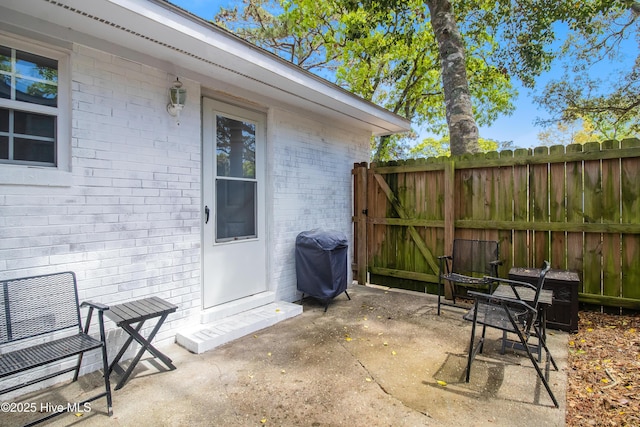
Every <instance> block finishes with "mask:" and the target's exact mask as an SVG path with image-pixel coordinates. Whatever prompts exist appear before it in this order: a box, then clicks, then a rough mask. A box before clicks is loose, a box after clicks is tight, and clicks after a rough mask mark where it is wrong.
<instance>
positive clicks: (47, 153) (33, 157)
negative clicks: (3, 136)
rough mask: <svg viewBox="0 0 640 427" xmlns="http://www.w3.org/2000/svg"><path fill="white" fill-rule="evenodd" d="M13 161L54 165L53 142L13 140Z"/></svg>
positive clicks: (25, 139) (24, 139)
mask: <svg viewBox="0 0 640 427" xmlns="http://www.w3.org/2000/svg"><path fill="white" fill-rule="evenodd" d="M13 150H14V153H13V159H14V160H24V161H27V162H40V163H55V151H54V143H53V141H39V140H35V139H27V138H14V143H13Z"/></svg>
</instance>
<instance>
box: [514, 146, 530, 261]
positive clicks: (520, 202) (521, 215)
mask: <svg viewBox="0 0 640 427" xmlns="http://www.w3.org/2000/svg"><path fill="white" fill-rule="evenodd" d="M530 156H531V154H530V152H529V151H528V150H523V149H520V150H516V151H515V152H514V158H515V159H514V160H516V161H518V160H524V159H526V158H529V157H530ZM528 188H529V165H528V164H526V163H523V164H519V163H516V164H515V165H514V166H513V189H514V193H513V220H514V221H523V222H529V195H528V194H527V193H528ZM529 234H530V231H528V230H516V231H514V232H513V255H512V258H513V265H523V266H529V265H531V264H530V262H529V252H530V251H529Z"/></svg>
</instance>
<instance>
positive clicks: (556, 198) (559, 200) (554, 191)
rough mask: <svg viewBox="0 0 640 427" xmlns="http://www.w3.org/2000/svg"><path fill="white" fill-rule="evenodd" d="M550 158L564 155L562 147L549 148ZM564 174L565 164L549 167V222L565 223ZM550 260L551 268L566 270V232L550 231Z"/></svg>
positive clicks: (560, 163)
mask: <svg viewBox="0 0 640 427" xmlns="http://www.w3.org/2000/svg"><path fill="white" fill-rule="evenodd" d="M549 153H550V155H551V156H554V155H561V154H564V146H562V145H555V146H553V147H550V148H549ZM565 177H566V172H565V163H564V162H557V163H551V164H550V165H549V220H550V221H551V222H564V223H566V221H567V208H566V202H565V200H566V194H567V192H566V188H565V184H566V179H565ZM550 239H551V240H550V248H551V253H550V257H549V258H550V259H549V262H550V263H551V267H552V268H557V269H561V270H565V269H566V268H567V266H566V263H567V256H566V250H567V248H566V246H567V242H566V231H565V230H562V231H551V236H550Z"/></svg>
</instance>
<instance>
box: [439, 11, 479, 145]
mask: <svg viewBox="0 0 640 427" xmlns="http://www.w3.org/2000/svg"><path fill="white" fill-rule="evenodd" d="M427 6H428V7H429V13H430V14H431V26H432V28H433V32H434V34H435V36H436V40H437V41H438V51H439V52H440V62H441V64H442V86H443V88H444V102H445V108H446V113H447V124H448V126H449V141H450V146H451V154H452V155H460V154H464V153H476V152H478V151H479V146H478V126H477V125H476V121H475V119H474V118H473V109H472V108H471V94H470V93H469V84H468V82H467V70H466V64H465V59H464V58H465V56H464V44H463V42H462V37H461V36H460V31H458V26H457V25H456V21H455V17H454V15H453V6H452V5H451V2H450V1H448V0H431V1H428V2H427Z"/></svg>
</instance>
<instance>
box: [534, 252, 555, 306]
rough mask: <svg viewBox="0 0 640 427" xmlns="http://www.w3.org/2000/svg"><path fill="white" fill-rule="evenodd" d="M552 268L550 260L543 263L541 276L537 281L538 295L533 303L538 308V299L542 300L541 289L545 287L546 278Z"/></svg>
mask: <svg viewBox="0 0 640 427" xmlns="http://www.w3.org/2000/svg"><path fill="white" fill-rule="evenodd" d="M549 270H551V265H550V264H549V262H548V261H544V262H543V263H542V269H541V270H540V276H538V281H537V282H536V297H535V299H534V300H533V303H532V304H531V305H532V306H533V307H534V308H535V309H536V310H537V309H538V301H539V300H540V291H541V290H542V288H544V280H545V278H546V277H547V273H548V272H549Z"/></svg>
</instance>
